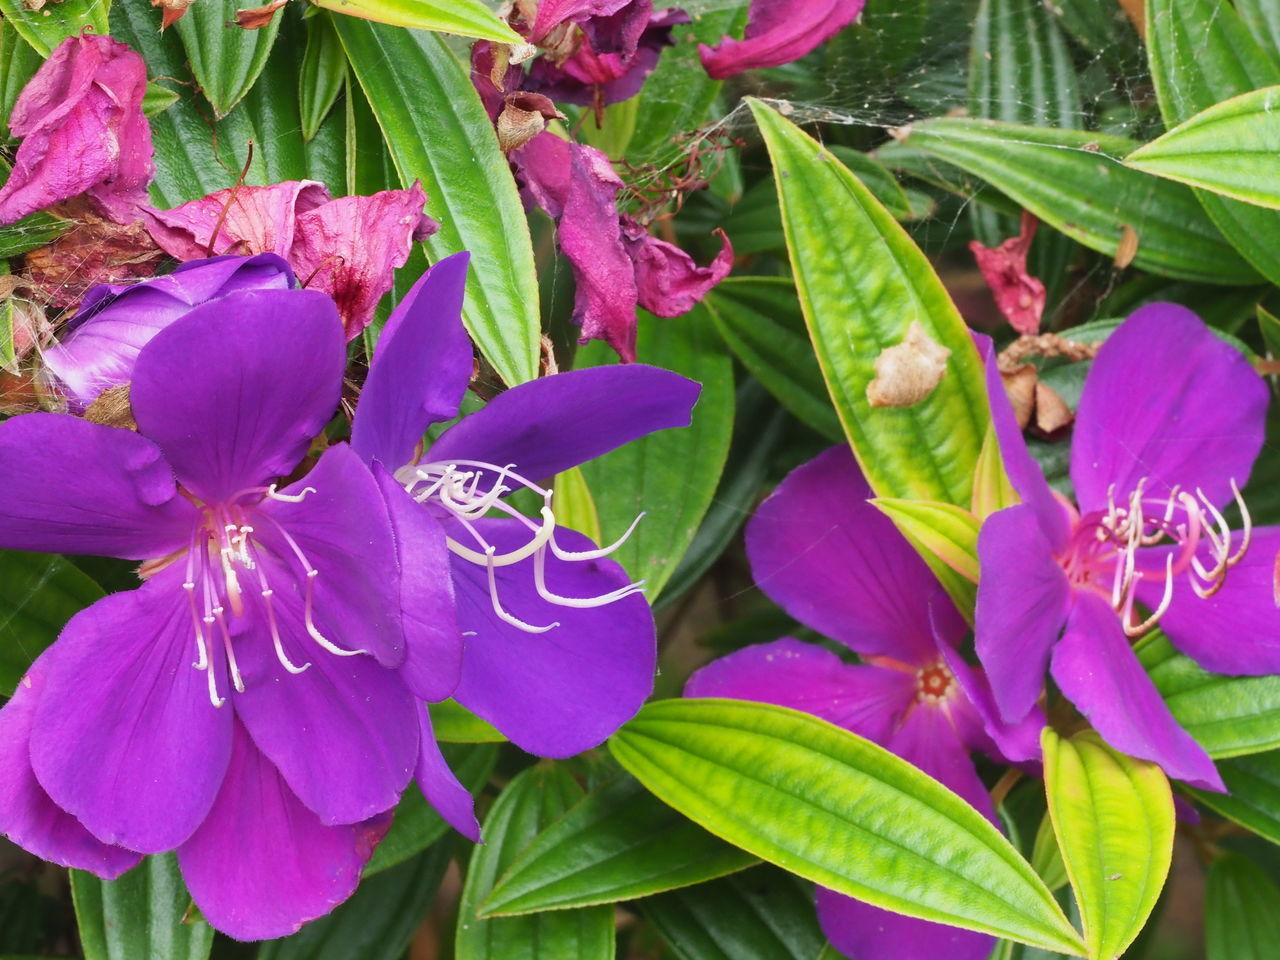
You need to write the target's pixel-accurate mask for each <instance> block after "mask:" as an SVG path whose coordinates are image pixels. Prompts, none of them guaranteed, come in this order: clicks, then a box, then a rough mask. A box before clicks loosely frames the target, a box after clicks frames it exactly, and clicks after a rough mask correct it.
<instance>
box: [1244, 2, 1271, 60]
mask: <svg viewBox="0 0 1280 960" xmlns="http://www.w3.org/2000/svg"><path fill="white" fill-rule="evenodd" d="M1236 11H1237V12H1238V13H1239V14H1240V16H1241V17H1242V18H1244V22H1245V23H1246V24H1248V26H1249V29H1250V30H1252V31H1253V36H1254V38H1255V39H1256V40H1257V41H1258V43H1259V44H1261V45H1262V47H1263V48H1265V49H1266V51H1267V53H1269V54H1270V55H1271V56H1272V57H1275V58H1276V59H1277V60H1280V6H1276V4H1274V3H1272V2H1271V0H1236Z"/></svg>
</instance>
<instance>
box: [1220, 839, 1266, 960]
mask: <svg viewBox="0 0 1280 960" xmlns="http://www.w3.org/2000/svg"><path fill="white" fill-rule="evenodd" d="M1204 921H1205V923H1204V946H1205V958H1206V960H1268V958H1269V957H1273V956H1275V950H1276V944H1277V943H1280V889H1277V888H1276V885H1275V883H1274V882H1273V881H1272V879H1271V877H1270V876H1268V874H1267V872H1266V871H1265V870H1263V869H1262V868H1261V867H1259V866H1258V865H1257V864H1256V863H1254V862H1253V861H1252V860H1250V859H1248V858H1247V857H1243V856H1241V855H1239V854H1236V853H1225V854H1222V855H1221V856H1219V857H1218V858H1217V859H1216V860H1214V861H1213V865H1212V866H1210V867H1209V876H1208V878H1207V879H1206V880H1205V892H1204Z"/></svg>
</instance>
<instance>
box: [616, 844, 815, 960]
mask: <svg viewBox="0 0 1280 960" xmlns="http://www.w3.org/2000/svg"><path fill="white" fill-rule="evenodd" d="M640 909H641V911H642V912H643V913H644V915H645V918H646V919H648V921H649V922H650V923H652V924H653V925H654V927H656V928H657V930H658V932H659V933H660V934H662V938H663V939H664V940H666V941H667V943H668V944H670V945H671V949H672V950H673V951H675V954H676V956H677V957H680V958H681V960H815V958H817V957H818V955H819V953H821V952H822V950H823V948H824V946H825V943H826V938H825V937H824V936H823V935H822V931H821V929H819V927H818V919H817V917H816V916H815V914H814V910H813V892H812V890H811V889H809V887H808V885H807V884H803V883H800V882H799V881H797V880H796V878H795V877H791V876H788V875H787V874H785V873H783V872H782V871H780V870H776V869H774V868H772V867H758V868H757V869H754V870H748V871H746V872H745V873H739V874H735V875H734V876H731V877H725V878H724V879H723V880H716V881H714V882H712V883H704V884H701V885H699V886H696V887H693V888H691V889H688V890H680V891H678V892H676V893H669V894H663V895H662V896H659V897H653V898H652V899H650V900H646V901H644V902H643V903H641V904H640Z"/></svg>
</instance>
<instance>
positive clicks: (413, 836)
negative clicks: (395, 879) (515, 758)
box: [364, 743, 498, 877]
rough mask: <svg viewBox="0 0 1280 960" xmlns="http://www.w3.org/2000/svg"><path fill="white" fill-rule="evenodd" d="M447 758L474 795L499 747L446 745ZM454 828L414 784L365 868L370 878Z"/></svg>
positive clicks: (444, 750) (477, 791)
mask: <svg viewBox="0 0 1280 960" xmlns="http://www.w3.org/2000/svg"><path fill="white" fill-rule="evenodd" d="M443 752H444V759H445V762H446V763H447V764H449V768H450V769H451V770H452V771H453V772H454V775H455V776H457V778H458V780H459V781H461V783H462V785H463V786H464V787H466V788H467V790H468V791H470V792H471V793H472V794H476V793H479V792H480V790H481V789H482V788H483V787H484V785H485V783H487V782H488V780H489V776H490V774H492V773H493V768H494V767H495V766H496V765H497V763H498V748H497V747H495V746H494V745H492V744H487V743H484V744H477V745H475V746H469V747H458V746H454V745H450V744H446V745H445V747H444V749H443ZM450 829H451V828H450V827H449V825H448V824H447V823H445V822H444V819H443V818H442V817H441V816H440V814H438V813H436V811H435V808H434V807H432V806H431V804H429V803H427V801H426V798H425V797H423V795H422V791H421V790H419V789H418V785H417V784H414V783H411V784H409V786H408V787H407V788H406V789H405V792H404V796H402V797H401V798H400V802H399V803H398V804H397V805H396V812H395V819H394V820H392V822H391V829H390V830H388V831H387V835H386V836H385V837H383V839H382V842H381V843H380V844H378V848H377V849H376V850H374V852H373V857H372V858H371V859H370V860H369V863H368V864H367V865H366V866H365V868H364V875H365V876H366V877H368V876H371V875H372V874H375V873H379V872H381V871H383V870H386V869H387V868H388V867H394V866H395V865H396V864H398V863H403V862H404V861H405V860H408V859H409V858H410V857H412V856H413V855H414V854H417V853H420V852H422V851H423V850H425V849H426V848H427V847H429V846H431V845H432V844H433V843H435V842H436V841H437V840H439V839H440V838H441V837H443V836H444V835H445V834H447V833H448V832H449V830H450Z"/></svg>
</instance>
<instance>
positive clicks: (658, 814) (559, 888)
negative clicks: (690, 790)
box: [480, 774, 757, 916]
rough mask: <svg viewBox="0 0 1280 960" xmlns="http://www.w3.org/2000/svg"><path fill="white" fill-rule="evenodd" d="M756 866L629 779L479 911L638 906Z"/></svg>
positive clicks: (585, 809)
mask: <svg viewBox="0 0 1280 960" xmlns="http://www.w3.org/2000/svg"><path fill="white" fill-rule="evenodd" d="M756 862H757V860H756V858H755V857H753V856H751V854H749V853H746V852H744V851H742V850H739V849H738V848H737V847H732V846H730V845H729V844H727V843H725V842H724V841H723V840H721V839H719V838H718V837H714V836H712V835H711V834H709V833H707V832H706V831H705V830H703V829H702V828H701V827H699V826H698V825H697V824H695V823H693V822H691V821H690V820H688V819H686V818H685V817H682V816H681V815H680V814H678V813H677V812H676V811H674V810H672V809H671V808H670V807H668V806H667V805H666V804H664V803H662V802H660V801H659V800H657V799H656V798H655V797H654V796H653V794H651V793H649V792H648V791H647V790H645V789H644V787H642V786H640V784H639V783H637V782H636V781H635V780H634V779H632V778H631V777H629V776H626V775H625V774H623V775H621V776H619V777H618V778H617V779H615V780H612V781H610V782H609V783H606V784H605V785H604V786H602V787H600V788H599V789H598V790H594V791H592V792H591V793H590V794H588V795H587V796H586V798H585V799H583V800H582V801H581V802H580V803H578V804H577V805H576V806H574V807H573V809H571V810H570V811H569V812H568V813H566V814H565V815H564V816H563V817H561V818H560V819H559V820H557V821H556V822H555V823H553V824H552V825H551V826H550V827H548V828H547V829H546V830H544V831H542V833H540V834H538V836H537V838H536V839H535V840H534V841H533V842H532V843H531V844H529V846H527V847H526V848H525V849H524V851H523V852H522V853H521V854H520V856H519V857H518V858H517V859H516V861H515V862H514V863H513V864H512V865H511V867H510V868H509V869H508V870H507V871H506V872H505V873H504V874H503V875H502V877H501V879H500V880H499V881H498V884H497V886H495V887H494V888H493V891H492V892H491V893H490V894H489V896H488V898H487V899H486V900H485V901H484V903H482V904H481V906H480V910H481V915H482V916H510V915H512V914H521V913H537V912H540V911H542V910H563V909H565V908H566V907H584V906H590V905H592V904H597V903H613V902H615V901H618V900H633V899H635V898H637V897H647V896H649V895H651V894H654V893H661V892H662V891H664V890H674V889H676V888H677V887H687V886H690V885H692V884H695V883H702V882H703V881H706V880H711V879H713V878H715V877H721V876H724V875H725V874H728V873H733V872H735V871H738V870H743V869H745V868H747V867H749V866H751V865H752V864H754V863H756Z"/></svg>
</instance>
